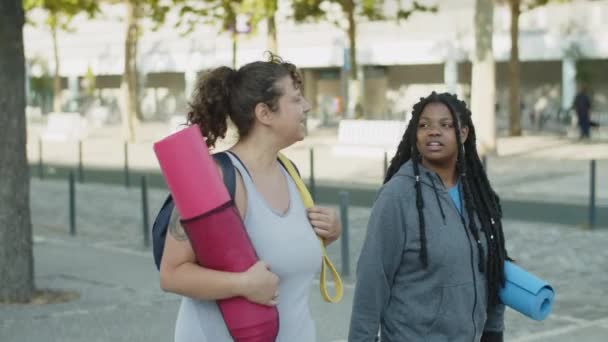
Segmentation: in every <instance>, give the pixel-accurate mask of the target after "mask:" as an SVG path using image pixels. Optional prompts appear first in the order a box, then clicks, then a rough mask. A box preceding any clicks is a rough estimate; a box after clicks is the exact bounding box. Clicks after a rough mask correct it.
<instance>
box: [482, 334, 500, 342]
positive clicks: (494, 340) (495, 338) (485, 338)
mask: <svg viewBox="0 0 608 342" xmlns="http://www.w3.org/2000/svg"><path fill="white" fill-rule="evenodd" d="M480 342H503V338H502V331H484V332H483V335H481V341H480Z"/></svg>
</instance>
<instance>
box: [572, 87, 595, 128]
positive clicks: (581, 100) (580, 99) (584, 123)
mask: <svg viewBox="0 0 608 342" xmlns="http://www.w3.org/2000/svg"><path fill="white" fill-rule="evenodd" d="M591 106H592V104H591V97H590V96H589V93H588V89H587V85H586V84H584V83H583V84H581V85H580V87H579V91H578V93H577V94H576V96H575V97H574V103H572V108H573V109H574V110H575V111H576V117H577V119H578V127H579V129H580V132H581V133H580V138H581V139H589V138H590V137H591V134H590V130H591Z"/></svg>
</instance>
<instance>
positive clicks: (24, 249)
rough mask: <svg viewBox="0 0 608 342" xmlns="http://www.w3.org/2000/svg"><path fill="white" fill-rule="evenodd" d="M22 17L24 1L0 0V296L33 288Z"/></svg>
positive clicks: (21, 296) (23, 297)
mask: <svg viewBox="0 0 608 342" xmlns="http://www.w3.org/2000/svg"><path fill="white" fill-rule="evenodd" d="M23 23H24V14H23V4H22V1H21V0H0V85H2V91H0V203H1V205H0V274H1V277H2V280H1V281H0V302H27V301H29V300H30V298H31V296H32V294H33V291H34V259H33V254H32V224H31V221H30V207H29V203H30V202H29V191H30V183H29V180H30V176H29V168H28V163H27V156H26V149H25V144H26V122H25V57H24V52H23Z"/></svg>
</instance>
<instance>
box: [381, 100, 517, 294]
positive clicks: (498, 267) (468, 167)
mask: <svg viewBox="0 0 608 342" xmlns="http://www.w3.org/2000/svg"><path fill="white" fill-rule="evenodd" d="M430 103H442V104H444V105H445V106H446V107H447V108H448V109H449V110H450V112H451V114H452V119H453V121H454V123H455V124H454V130H455V133H456V142H457V144H458V159H457V162H456V171H457V174H458V175H459V180H460V184H461V185H462V192H463V195H464V196H463V197H464V206H465V210H466V214H467V216H468V219H469V220H468V226H467V227H466V228H467V229H468V230H469V231H470V232H471V235H473V237H474V239H475V243H476V245H477V251H478V254H479V256H480V257H479V264H478V265H477V266H478V268H479V270H480V272H482V273H485V274H486V278H487V280H488V296H489V299H490V300H491V301H492V302H493V303H496V302H497V301H498V290H499V289H500V288H501V287H503V286H504V282H505V277H504V272H503V264H504V261H505V259H507V258H508V256H507V253H506V249H505V241H504V234H503V229H502V222H501V221H502V220H501V219H502V209H501V206H500V199H499V198H498V195H496V193H495V192H494V190H493V189H492V186H491V185H490V182H489V181H488V177H487V175H486V172H485V170H484V168H483V164H482V162H481V160H480V158H479V155H478V153H477V148H476V136H475V127H473V121H472V120H471V112H470V111H469V109H468V108H467V105H466V103H465V102H464V101H460V100H459V99H458V98H457V97H456V96H455V95H452V94H449V93H441V94H437V93H436V92H432V93H431V94H430V95H429V96H427V97H425V98H421V99H420V101H419V102H418V103H417V104H415V105H414V108H413V111H412V119H411V120H410V122H409V124H408V126H407V128H406V130H405V133H404V134H403V138H402V139H401V142H400V143H399V147H398V148H397V153H396V154H395V156H394V157H393V159H392V160H391V163H390V165H389V167H388V170H387V172H386V178H385V179H384V183H386V182H388V181H389V180H390V179H391V178H392V177H393V175H394V174H395V173H396V172H397V171H398V170H399V168H400V167H401V166H402V165H403V164H405V163H406V162H407V161H409V160H410V159H411V160H412V162H413V167H414V174H415V177H416V183H415V187H416V208H417V209H418V218H419V230H420V241H421V250H420V261H421V262H422V264H423V266H424V267H425V268H426V267H428V256H427V248H426V227H425V219H424V214H423V211H422V209H423V207H424V201H423V198H422V189H421V184H420V170H419V163H420V161H421V155H420V152H419V151H418V149H417V148H416V133H417V129H418V122H419V120H420V116H421V115H422V112H423V110H424V108H425V107H426V105H428V104H430ZM461 127H468V129H469V134H468V138H467V139H466V141H465V142H464V143H463V142H462V141H461V138H460V129H461ZM475 215H477V217H478V218H479V222H480V223H481V227H477V223H476V221H475V219H474V217H475ZM463 223H464V220H463ZM480 231H481V232H482V233H483V235H484V238H485V239H486V242H487V246H488V251H487V258H486V256H485V255H486V254H485V253H484V248H483V245H482V244H481V240H480V239H481V237H480Z"/></svg>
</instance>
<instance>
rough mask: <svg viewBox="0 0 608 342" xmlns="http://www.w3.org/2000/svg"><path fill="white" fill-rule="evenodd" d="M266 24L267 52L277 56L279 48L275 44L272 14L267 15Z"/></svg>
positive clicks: (274, 23) (275, 26)
mask: <svg viewBox="0 0 608 342" xmlns="http://www.w3.org/2000/svg"><path fill="white" fill-rule="evenodd" d="M267 24H268V51H270V52H272V53H274V54H275V55H277V54H279V47H278V42H277V23H276V22H275V18H274V14H272V15H269V16H268V19H267Z"/></svg>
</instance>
